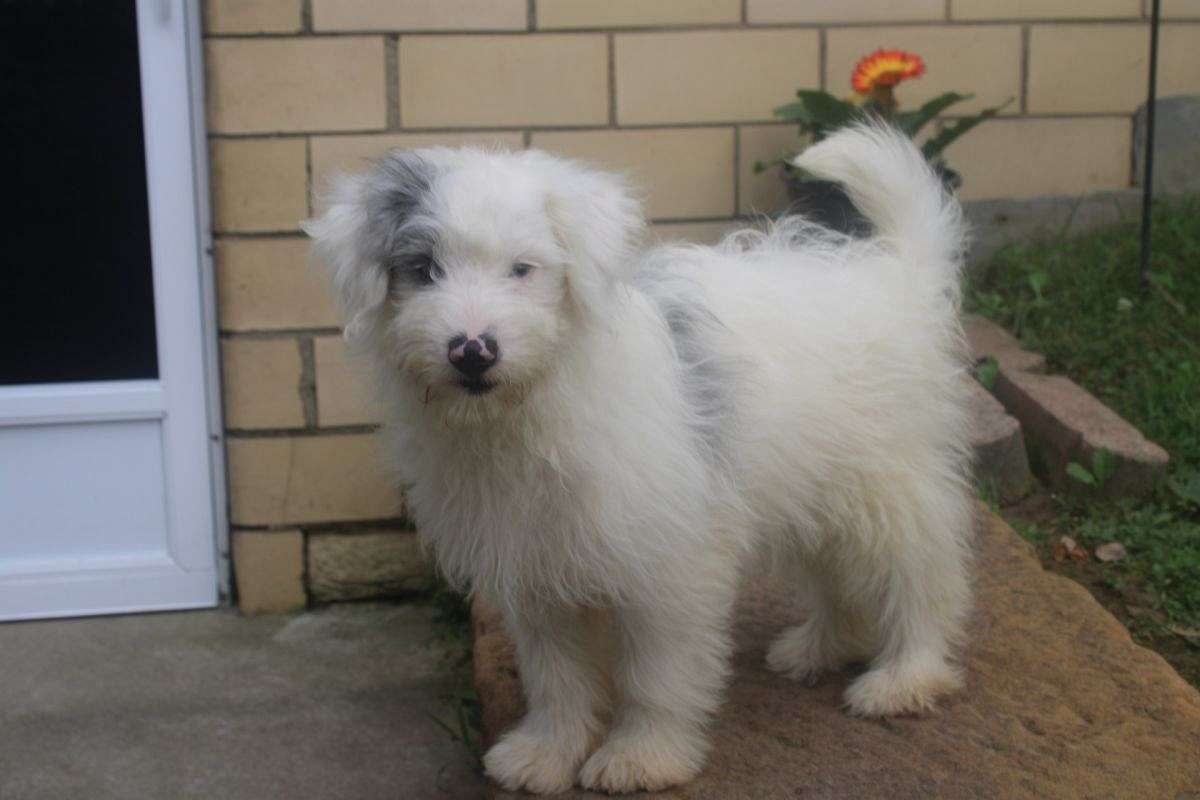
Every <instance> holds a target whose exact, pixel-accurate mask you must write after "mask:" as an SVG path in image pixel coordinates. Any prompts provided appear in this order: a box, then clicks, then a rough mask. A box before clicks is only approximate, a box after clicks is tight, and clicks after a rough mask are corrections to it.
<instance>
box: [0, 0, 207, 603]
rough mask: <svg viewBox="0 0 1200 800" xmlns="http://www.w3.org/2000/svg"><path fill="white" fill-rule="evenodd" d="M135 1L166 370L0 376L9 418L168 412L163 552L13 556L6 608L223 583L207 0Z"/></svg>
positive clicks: (174, 593) (4, 577) (6, 569)
mask: <svg viewBox="0 0 1200 800" xmlns="http://www.w3.org/2000/svg"><path fill="white" fill-rule="evenodd" d="M136 5H137V28H138V48H139V61H140V72H141V91H142V114H143V127H144V135H145V151H146V173H147V197H148V205H149V211H150V252H151V262H152V271H153V280H154V306H155V328H156V333H157V342H158V379H157V380H130V381H100V382H86V383H59V384H41V385H26V386H11V387H0V426H20V427H23V428H28V427H30V426H38V425H54V424H57V425H61V424H64V423H88V422H103V421H116V420H159V422H160V424H161V440H162V454H163V481H164V484H165V487H166V491H165V496H166V508H165V516H166V522H167V531H166V533H167V535H166V539H165V544H166V547H165V552H150V553H135V554H130V555H124V556H113V557H100V558H87V559H71V558H54V559H43V560H41V561H38V560H34V559H30V560H21V559H17V560H15V561H12V560H10V561H8V562H6V563H3V564H2V565H0V566H2V567H3V569H0V619H25V618H32V617H48V616H75V615H79V614H104V613H119V612H128V611H145V610H165V609H172V608H197V607H208V606H212V605H215V604H216V603H217V602H218V597H219V593H227V585H228V556H227V553H228V543H227V539H228V525H227V521H226V507H225V469H224V451H223V441H222V435H221V431H222V423H221V411H220V388H219V374H220V373H219V368H218V359H217V335H216V332H217V325H216V310H215V291H214V280H213V269H212V257H211V253H212V239H211V234H210V213H209V204H208V164H207V161H208V159H207V147H206V135H205V119H204V96H203V74H204V73H203V61H202V52H201V37H200V13H199V3H194V2H192V3H190V2H186V0H137V4H136ZM18 535H19V533H18Z"/></svg>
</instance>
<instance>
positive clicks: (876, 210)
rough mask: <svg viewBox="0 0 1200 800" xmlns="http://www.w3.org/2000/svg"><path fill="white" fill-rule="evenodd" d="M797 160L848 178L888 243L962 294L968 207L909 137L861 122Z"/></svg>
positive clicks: (826, 175)
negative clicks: (949, 189)
mask: <svg viewBox="0 0 1200 800" xmlns="http://www.w3.org/2000/svg"><path fill="white" fill-rule="evenodd" d="M792 163H793V164H794V165H795V166H797V167H799V168H800V169H803V170H804V171H806V172H808V173H809V174H811V175H814V176H816V177H818V178H823V179H825V180H830V181H835V182H837V183H839V184H841V185H842V187H843V188H844V189H845V190H846V193H847V194H848V195H849V197H850V200H851V201H852V202H853V203H854V205H855V206H856V207H857V208H858V210H859V211H861V212H862V214H863V216H865V217H866V218H867V219H868V220H869V221H870V222H871V224H872V225H873V226H874V227H875V230H876V233H877V235H878V236H879V237H881V239H882V240H883V241H884V243H885V245H886V246H888V247H890V248H891V249H893V250H895V251H896V253H897V254H898V255H899V256H901V257H902V258H904V259H905V260H906V261H910V262H912V263H913V266H914V268H915V269H917V270H919V271H920V272H921V273H922V274H923V275H924V276H925V277H927V278H931V279H932V280H933V281H934V283H935V287H933V288H935V289H938V290H942V291H948V292H950V293H951V294H952V295H955V296H957V290H958V279H959V271H960V265H961V262H962V255H963V249H964V246H965V233H966V231H965V227H964V225H963V220H962V209H961V208H960V207H959V205H958V202H957V201H956V200H955V199H954V198H953V197H951V196H950V194H949V193H947V192H946V190H945V189H944V188H943V186H942V181H941V180H940V179H939V178H938V177H937V175H935V174H934V172H933V170H932V169H930V167H929V165H928V164H927V163H926V162H925V159H924V157H923V156H922V155H921V153H920V151H918V150H917V148H916V147H914V146H913V144H912V142H911V141H909V139H908V138H907V137H905V136H904V135H903V134H901V133H900V132H898V131H896V130H893V129H892V128H890V127H888V126H886V125H884V124H882V123H880V124H869V125H868V124H864V125H856V126H853V127H850V128H846V129H844V130H841V131H839V132H837V133H835V134H833V135H832V136H830V137H829V138H828V139H825V140H824V141H821V142H819V143H817V144H815V145H813V146H812V147H809V148H808V149H807V150H805V151H804V152H803V153H801V154H800V155H798V156H796V158H795V159H794V160H793V161H792Z"/></svg>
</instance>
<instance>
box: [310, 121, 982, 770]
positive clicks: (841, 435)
mask: <svg viewBox="0 0 1200 800" xmlns="http://www.w3.org/2000/svg"><path fill="white" fill-rule="evenodd" d="M796 163H797V165H798V166H800V167H802V168H803V169H805V170H807V171H808V172H809V173H811V174H814V175H817V176H820V177H823V178H828V179H832V180H836V181H839V182H841V183H842V184H843V185H844V186H845V187H846V189H847V190H848V192H849V194H850V196H851V198H852V199H853V201H854V202H855V204H856V205H857V206H858V208H859V209H861V210H862V211H863V213H864V214H865V216H866V217H867V218H868V219H869V220H870V221H871V222H872V224H873V225H874V227H875V230H876V231H877V236H876V237H875V238H873V239H871V240H869V241H862V240H854V239H850V238H847V237H843V236H841V235H838V234H835V233H832V232H830V231H827V230H824V229H821V228H818V227H816V226H813V225H811V224H808V223H806V222H804V221H803V220H801V219H796V218H793V219H789V220H786V221H783V222H781V223H778V224H776V225H775V226H774V227H773V228H771V230H770V231H768V232H766V233H758V232H753V231H745V232H741V233H738V234H735V235H733V236H731V237H729V238H728V239H726V241H725V242H723V243H722V244H721V245H720V246H719V247H717V248H703V247H670V248H664V249H658V250H654V251H651V252H649V253H639V252H638V249H637V248H638V245H639V242H640V237H641V235H642V231H643V228H644V223H643V219H642V216H641V213H640V210H639V207H638V205H637V203H636V202H635V201H634V200H632V199H631V195H630V193H629V191H628V190H627V188H626V187H625V185H624V184H623V182H622V181H621V180H619V179H618V178H616V177H614V176H611V175H607V174H603V173H599V172H594V171H591V170H589V169H586V168H584V167H582V166H579V165H577V164H574V163H571V162H567V161H563V160H559V159H556V158H553V157H551V156H548V155H545V154H543V153H539V152H533V151H526V152H521V153H513V154H505V153H493V152H483V151H478V150H446V149H433V150H424V151H417V152H410V153H407V154H405V153H399V152H397V153H395V154H392V155H391V156H388V157H387V158H385V159H383V160H382V161H380V162H379V163H378V164H377V165H376V168H375V170H374V171H373V172H372V173H371V174H369V175H367V176H366V177H359V178H352V177H346V178H342V179H341V180H340V182H339V183H338V185H337V187H336V190H335V192H334V194H333V197H332V198H331V204H330V206H329V209H328V211H327V212H326V213H325V214H324V216H322V217H321V218H320V219H318V220H315V221H313V222H311V223H310V224H309V225H308V227H307V230H308V231H309V233H310V234H311V235H312V236H313V237H314V238H315V239H316V250H317V252H318V253H319V255H320V256H321V257H322V259H323V260H324V261H325V262H326V263H327V264H328V265H329V266H330V267H331V269H332V273H333V280H334V284H335V287H336V289H337V292H338V295H339V298H340V300H341V303H342V306H343V309H344V312H345V315H346V320H347V325H346V335H347V338H348V339H349V341H350V342H351V343H352V344H353V345H355V346H356V347H357V348H358V349H359V350H360V351H361V352H362V353H363V354H364V355H365V356H366V357H367V358H369V359H370V360H371V361H372V362H373V369H374V372H375V373H376V374H377V375H378V377H379V383H380V391H381V395H382V398H383V399H384V401H385V403H386V406H387V408H388V409H389V412H390V419H389V424H388V425H387V427H386V435H387V436H388V437H390V450H391V452H392V453H393V454H394V458H395V465H396V468H397V470H398V471H399V474H400V476H401V479H402V481H403V483H404V485H405V486H406V488H407V493H408V499H409V502H410V505H411V508H412V510H413V512H414V514H415V517H416V521H417V523H418V527H419V529H420V531H421V534H422V536H423V537H424V539H425V541H426V542H427V543H428V544H429V545H430V547H431V548H432V550H433V552H434V554H435V555H436V558H437V562H438V564H439V565H440V568H441V570H442V571H443V572H444V573H445V575H446V576H447V578H448V579H449V580H450V581H452V582H453V583H454V584H455V585H457V586H460V587H464V588H470V589H471V590H472V591H473V592H475V593H476V594H478V595H480V596H482V597H484V598H485V599H486V600H487V601H488V602H490V603H492V604H494V605H496V606H498V607H499V608H500V609H501V610H502V611H503V613H504V615H505V619H506V621H507V624H508V626H509V628H510V630H511V632H512V634H513V636H514V638H515V640H516V643H517V654H518V659H519V666H520V671H521V678H522V681H523V684H524V688H525V692H526V695H527V697H528V701H529V703H528V705H529V713H528V715H527V716H526V717H525V718H524V719H523V720H522V721H521V722H520V723H519V724H518V725H517V726H516V727H515V728H514V729H513V730H511V731H509V732H508V733H507V734H506V735H505V736H504V737H503V738H502V739H501V740H500V741H499V743H497V744H496V745H495V747H493V748H492V749H491V751H489V752H488V753H487V756H486V758H485V764H486V767H487V770H488V773H489V774H490V775H491V776H492V777H493V778H494V779H495V780H496V781H498V782H499V783H500V784H502V785H504V786H506V787H509V788H512V789H516V788H524V789H527V790H530V791H533V792H553V791H559V790H563V789H566V788H568V787H570V786H571V785H572V784H573V783H576V782H578V783H579V784H581V785H582V786H584V787H588V788H594V789H599V790H604V791H609V792H627V791H634V790H637V789H650V790H654V789H661V788H664V787H667V786H670V785H673V784H677V783H680V782H683V781H687V780H689V779H690V778H692V777H693V776H695V775H696V774H697V772H698V771H699V770H700V769H701V767H702V765H703V763H704V758H705V752H706V736H705V726H706V724H707V722H708V721H709V719H710V717H711V715H712V714H713V712H714V710H715V709H716V708H717V706H718V704H719V702H720V696H721V691H722V687H723V685H724V684H725V681H726V678H727V675H728V659H729V651H730V646H731V645H730V632H729V624H730V613H731V607H732V604H733V600H734V594H735V591H736V589H737V586H738V582H739V576H740V575H741V574H743V573H745V572H746V571H747V570H749V569H751V568H754V567H756V566H762V563H763V562H766V563H767V564H768V565H770V566H771V567H772V568H773V570H774V571H775V572H776V573H777V574H780V575H782V576H784V579H785V580H786V581H787V582H788V584H789V585H790V586H791V587H792V588H793V589H794V591H795V592H796V595H797V598H798V600H802V601H803V602H804V603H805V604H806V606H807V608H808V611H809V616H808V619H807V621H806V622H805V623H804V624H803V625H800V626H798V627H795V628H791V629H788V630H785V631H783V632H782V633H781V634H780V636H779V638H778V640H777V641H776V642H775V643H774V644H773V645H772V646H771V648H770V652H769V653H768V654H767V662H768V664H769V665H770V666H771V667H772V668H773V669H775V670H777V671H779V672H781V673H783V674H785V675H787V676H790V677H793V678H797V679H803V680H808V679H811V678H813V677H814V676H815V675H817V674H818V673H819V672H821V671H822V670H828V669H834V668H837V667H839V666H841V665H843V664H845V663H846V662H848V661H852V660H867V661H869V662H870V667H869V669H868V670H867V671H866V672H865V673H864V674H862V675H861V676H859V677H858V678H857V679H855V680H854V682H853V683H852V684H851V685H850V687H849V689H848V690H847V692H846V702H847V704H848V706H849V709H850V710H851V711H852V712H853V713H856V714H862V715H870V716H875V715H887V714H901V713H910V712H919V711H923V710H926V709H929V708H930V707H931V706H932V703H933V701H934V698H935V697H936V696H937V695H939V694H941V693H943V692H946V691H948V690H951V689H953V688H955V687H956V686H958V685H959V683H960V676H959V673H958V671H957V670H956V668H955V667H954V666H953V665H952V663H951V661H950V656H951V647H952V644H953V643H954V641H955V639H956V638H957V637H958V635H959V633H960V629H961V623H962V620H963V616H964V613H965V610H966V608H967V604H968V586H967V577H966V561H967V550H968V546H967V537H968V531H969V530H970V527H971V526H970V506H969V501H968V493H967V491H966V490H967V481H966V476H967V473H968V460H969V457H968V445H967V415H966V414H967V412H966V392H967V384H966V379H965V377H964V369H963V364H964V359H963V354H962V334H961V330H960V326H959V321H958V280H959V260H960V249H961V246H962V229H961V222H960V212H959V209H958V206H957V205H956V203H955V202H954V201H953V200H952V199H951V198H949V197H948V196H946V195H945V194H944V193H943V191H942V189H941V186H940V183H939V182H938V180H937V178H936V177H934V175H933V174H932V173H931V172H930V170H929V169H928V167H927V166H926V165H925V163H924V161H923V160H922V159H921V157H920V155H919V154H918V153H917V152H916V150H915V149H914V148H913V147H912V145H911V144H910V143H909V142H908V141H907V140H906V139H903V138H902V137H900V136H898V135H896V134H894V133H891V132H888V131H886V130H884V129H882V128H871V127H860V128H856V129H852V130H848V131H845V132H842V133H839V134H837V135H835V136H833V137H831V138H829V139H827V140H825V141H824V142H822V143H820V144H818V145H816V146H814V147H811V148H809V149H808V150H807V151H805V152H804V153H803V154H802V155H801V156H800V157H799V158H798V159H797V162H796ZM414 243H415V244H414ZM414 254H415V255H414ZM514 263H524V264H529V265H532V271H530V272H528V274H518V273H517V272H514V271H513V264H514ZM431 264H436V266H431ZM414 265H415V266H414ZM422 270H424V272H422ZM485 333H486V334H489V335H491V336H493V337H494V338H495V339H496V341H497V342H498V343H499V344H498V346H499V349H500V357H499V359H498V361H497V363H496V365H495V366H494V367H493V368H492V369H491V370H490V371H488V372H487V373H485V376H484V377H485V378H486V379H487V380H488V381H490V382H489V383H488V384H487V386H483V387H482V388H481V387H480V386H478V385H477V386H476V387H475V388H476V389H478V390H479V391H477V392H471V391H467V388H469V387H468V386H467V384H464V383H463V382H462V376H461V375H459V374H458V373H457V372H456V371H455V369H454V368H453V367H452V366H451V364H450V363H449V361H448V360H447V342H449V341H450V340H451V339H453V338H454V337H456V336H466V337H468V339H470V338H473V337H478V336H482V335H484V334H485ZM489 388H490V391H486V393H481V392H483V391H484V389H489ZM594 609H604V610H606V613H607V614H608V615H609V617H610V619H611V629H612V637H613V640H614V641H615V645H616V647H615V655H613V660H612V661H611V663H608V662H606V660H605V657H604V656H602V655H601V654H599V653H598V652H597V650H596V648H595V646H594V645H593V644H592V642H591V639H590V638H589V636H588V635H587V633H586V632H585V626H584V624H583V616H584V614H585V612H587V611H588V610H594ZM610 685H611V687H612V691H611V692H610V691H609V689H608V688H607V687H609V686H610Z"/></svg>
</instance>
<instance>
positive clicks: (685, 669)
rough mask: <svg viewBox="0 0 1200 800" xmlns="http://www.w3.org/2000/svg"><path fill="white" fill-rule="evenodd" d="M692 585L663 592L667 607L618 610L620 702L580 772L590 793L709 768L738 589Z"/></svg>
mask: <svg viewBox="0 0 1200 800" xmlns="http://www.w3.org/2000/svg"><path fill="white" fill-rule="evenodd" d="M693 585H694V586H696V590H691V589H685V590H683V591H678V589H679V587H673V588H674V589H675V590H676V591H675V592H661V593H660V598H663V599H665V600H666V601H665V602H663V603H662V604H661V605H656V606H653V607H643V608H624V609H620V610H618V611H617V612H616V615H615V621H616V624H617V630H618V636H619V639H620V645H621V647H620V654H619V656H618V663H617V668H616V671H615V676H614V677H615V680H616V688H617V690H618V695H619V697H620V705H619V706H618V708H617V710H616V715H615V720H614V724H613V729H612V731H611V732H610V733H609V735H608V738H607V739H606V740H605V742H604V744H603V745H602V746H601V747H600V749H599V750H597V751H596V752H595V753H593V754H592V756H591V758H589V759H588V760H587V763H585V764H584V765H583V769H582V770H581V771H580V774H579V781H580V784H581V785H583V786H584V787H585V788H588V789H596V790H599V791H604V792H634V791H638V790H642V789H645V790H650V791H657V790H659V789H665V788H667V787H668V786H674V785H676V784H680V783H685V782H687V781H689V780H691V779H692V778H693V777H695V776H696V774H697V773H698V772H699V771H700V769H701V767H703V766H704V757H705V755H706V754H707V751H708V741H707V737H706V735H705V726H706V724H707V722H708V720H709V717H710V716H711V715H712V713H713V712H714V711H715V710H716V708H717V706H718V705H719V703H720V699H721V692H722V690H723V688H724V685H725V679H726V676H727V674H728V670H729V666H728V661H729V652H730V649H731V639H730V633H729V616H730V612H731V607H732V599H733V589H732V588H731V587H727V586H726V584H725V581H721V580H717V581H712V582H709V581H705V580H703V579H700V578H698V579H697V580H696V581H695V583H694V584H693ZM670 594H675V596H674V597H670V598H669V599H666V597H664V596H667V595H670Z"/></svg>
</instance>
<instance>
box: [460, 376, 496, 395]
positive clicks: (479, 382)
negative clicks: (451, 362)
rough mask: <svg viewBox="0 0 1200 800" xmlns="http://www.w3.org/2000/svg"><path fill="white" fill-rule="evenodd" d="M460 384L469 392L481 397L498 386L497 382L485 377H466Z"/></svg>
mask: <svg viewBox="0 0 1200 800" xmlns="http://www.w3.org/2000/svg"><path fill="white" fill-rule="evenodd" d="M458 383H459V386H462V388H463V389H464V390H465V391H466V393H467V394H469V395H473V396H475V397H479V396H481V395H485V394H487V393H488V392H490V391H491V390H492V389H495V388H496V384H495V383H494V382H492V381H486V380H484V379H483V378H464V379H463V380H461V381H459V382H458Z"/></svg>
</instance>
